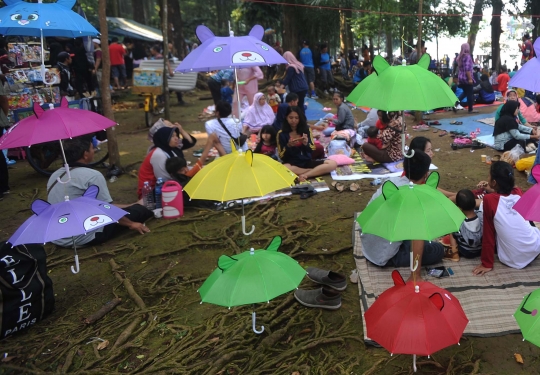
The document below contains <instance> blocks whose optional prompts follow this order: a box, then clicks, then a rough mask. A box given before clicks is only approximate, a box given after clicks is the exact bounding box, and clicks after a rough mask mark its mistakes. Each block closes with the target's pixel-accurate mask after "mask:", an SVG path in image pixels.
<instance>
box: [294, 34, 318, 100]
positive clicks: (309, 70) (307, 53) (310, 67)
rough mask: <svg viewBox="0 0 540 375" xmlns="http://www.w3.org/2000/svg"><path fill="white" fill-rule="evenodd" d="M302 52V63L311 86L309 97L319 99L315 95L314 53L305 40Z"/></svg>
mask: <svg viewBox="0 0 540 375" xmlns="http://www.w3.org/2000/svg"><path fill="white" fill-rule="evenodd" d="M302 47H303V48H302V49H301V50H300V56H299V57H300V59H299V60H300V62H301V63H302V65H304V76H305V77H306V82H307V83H308V85H309V96H310V97H311V98H313V99H318V97H317V94H316V93H315V64H314V63H313V53H312V52H311V50H310V49H309V42H308V41H307V40H304V42H303V43H302Z"/></svg>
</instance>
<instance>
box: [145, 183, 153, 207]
mask: <svg viewBox="0 0 540 375" xmlns="http://www.w3.org/2000/svg"><path fill="white" fill-rule="evenodd" d="M142 199H143V205H144V207H146V208H148V209H149V210H153V209H154V208H155V204H154V190H153V189H152V187H151V186H150V182H148V181H145V183H144V186H143V188H142Z"/></svg>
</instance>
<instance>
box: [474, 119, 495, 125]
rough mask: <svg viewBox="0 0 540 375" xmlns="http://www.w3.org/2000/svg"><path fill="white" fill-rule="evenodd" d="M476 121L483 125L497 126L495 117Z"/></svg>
mask: <svg viewBox="0 0 540 375" xmlns="http://www.w3.org/2000/svg"><path fill="white" fill-rule="evenodd" d="M476 121H478V122H481V123H482V124H486V125H491V126H495V117H488V118H482V119H479V120H476Z"/></svg>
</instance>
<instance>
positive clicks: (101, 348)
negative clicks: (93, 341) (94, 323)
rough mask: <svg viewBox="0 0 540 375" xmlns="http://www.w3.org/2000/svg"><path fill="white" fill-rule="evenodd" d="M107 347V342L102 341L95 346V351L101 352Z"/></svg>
mask: <svg viewBox="0 0 540 375" xmlns="http://www.w3.org/2000/svg"><path fill="white" fill-rule="evenodd" d="M107 346H109V340H105V341H102V342H100V343H99V344H98V346H97V350H103V349H105V348H106V347H107Z"/></svg>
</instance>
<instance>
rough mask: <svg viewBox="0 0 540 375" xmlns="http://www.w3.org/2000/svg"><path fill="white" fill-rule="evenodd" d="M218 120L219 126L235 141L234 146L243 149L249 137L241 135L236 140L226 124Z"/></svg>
mask: <svg viewBox="0 0 540 375" xmlns="http://www.w3.org/2000/svg"><path fill="white" fill-rule="evenodd" d="M217 120H218V122H219V124H220V125H221V127H222V128H223V130H225V132H226V133H227V134H228V135H229V137H231V139H232V140H233V142H234V144H235V145H236V148H240V147H242V146H243V145H244V144H245V143H246V141H247V138H248V136H247V135H246V134H244V133H240V136H239V137H238V138H237V139H235V138H234V137H233V136H232V134H231V132H230V131H229V129H227V127H226V126H225V124H224V123H223V122H222V121H221V119H220V118H218V119H217Z"/></svg>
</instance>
